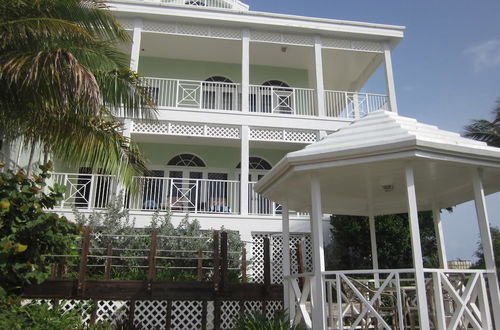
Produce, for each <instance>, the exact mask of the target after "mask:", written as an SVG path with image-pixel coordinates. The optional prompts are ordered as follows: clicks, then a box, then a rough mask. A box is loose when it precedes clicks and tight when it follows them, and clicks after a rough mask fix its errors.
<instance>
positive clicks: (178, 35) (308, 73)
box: [54, 0, 403, 241]
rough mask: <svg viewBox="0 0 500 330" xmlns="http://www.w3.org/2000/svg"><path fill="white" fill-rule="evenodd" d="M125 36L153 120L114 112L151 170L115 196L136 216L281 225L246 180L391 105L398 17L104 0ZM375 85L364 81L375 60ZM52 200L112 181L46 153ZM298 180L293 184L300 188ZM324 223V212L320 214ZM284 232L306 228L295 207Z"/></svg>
mask: <svg viewBox="0 0 500 330" xmlns="http://www.w3.org/2000/svg"><path fill="white" fill-rule="evenodd" d="M110 6H111V10H112V11H113V12H114V14H115V15H116V17H117V18H118V19H119V20H120V22H121V23H122V24H123V26H124V27H125V29H126V30H128V31H129V33H130V35H131V37H132V40H133V42H132V44H131V45H126V46H124V47H123V50H124V51H125V52H127V53H129V54H130V58H131V64H130V66H131V68H132V69H133V70H136V71H137V72H139V74H141V75H142V76H144V77H146V78H145V83H146V84H147V85H148V86H149V89H150V94H151V97H152V99H153V100H154V101H155V102H156V104H157V105H158V109H159V118H158V119H159V121H158V122H141V121H132V120H129V119H126V118H125V119H124V120H125V122H126V130H125V132H124V134H125V135H126V136H128V137H130V138H131V139H132V140H133V141H135V142H136V143H138V145H139V146H140V147H141V149H142V151H143V153H144V155H145V156H146V158H147V159H148V160H149V164H150V165H149V166H150V170H151V171H152V173H154V177H141V178H136V180H137V181H138V183H139V187H140V189H139V193H138V194H136V195H133V196H130V197H128V198H126V201H125V204H126V205H125V206H126V207H128V208H129V209H130V212H131V214H132V215H133V216H134V217H135V218H136V220H137V221H136V224H137V225H139V226H144V225H146V224H147V223H148V222H149V220H150V219H151V215H152V213H153V212H154V210H156V209H163V210H165V209H167V208H169V209H171V210H172V211H173V216H174V221H175V220H176V219H177V220H178V219H180V218H181V217H183V216H184V215H185V214H186V213H189V214H190V215H191V217H192V218H196V219H198V220H199V221H200V223H201V226H202V228H204V229H210V228H220V227H221V226H224V227H225V228H227V229H231V230H238V231H239V232H240V234H241V236H242V239H243V240H245V241H251V240H253V239H256V238H259V237H262V235H269V234H272V233H276V232H280V231H281V218H280V212H281V209H280V205H276V204H274V203H272V202H270V201H268V200H266V199H264V198H263V197H261V196H259V195H258V194H256V193H255V192H254V191H253V189H252V188H253V185H254V183H255V182H256V181H258V180H259V179H260V178H261V177H262V176H263V175H264V174H265V173H266V171H268V170H269V169H271V168H272V167H273V165H274V164H275V163H276V162H277V161H278V160H280V159H281V158H282V157H283V156H285V155H286V154H287V153H288V152H290V151H294V150H298V149H301V148H303V147H304V146H305V145H307V144H310V143H312V142H315V141H317V140H319V139H321V138H322V137H324V136H325V135H327V134H328V133H330V132H332V131H335V130H337V129H338V128H341V127H344V126H346V125H349V124H350V123H351V122H352V121H353V120H354V119H356V118H359V117H361V116H364V115H366V114H367V113H369V112H371V111H375V110H378V109H386V110H391V111H395V112H396V111H397V103H396V96H395V88H394V79H393V70H392V63H391V51H392V49H393V48H394V47H395V46H396V45H397V44H398V42H399V41H400V40H401V39H402V37H403V28H402V27H399V26H390V25H381V24H372V23H361V22H348V21H340V20H331V19H320V18H310V17H300V16H291V15H283V14H272V13H264V12H254V11H251V10H249V7H248V6H247V5H245V4H244V3H242V2H240V1H237V0H161V1H160V0H149V1H139V0H137V1H126V0H110ZM379 68H381V70H383V71H385V80H386V84H384V85H385V86H383V90H382V94H374V93H370V92H365V91H364V86H365V85H366V83H367V82H368V81H369V80H370V78H371V77H372V76H373V74H374V73H375V71H376V70H377V69H379ZM56 169H57V171H58V174H56V175H55V176H54V180H55V181H57V182H59V183H61V184H64V185H66V186H67V188H68V190H67V192H66V196H65V200H64V202H63V203H62V204H61V205H60V211H61V212H63V213H65V214H66V215H68V216H71V213H72V210H71V209H72V207H73V206H76V207H77V208H79V209H82V210H89V211H92V210H94V209H99V208H103V207H104V206H105V205H106V203H107V201H108V200H109V198H110V196H112V195H113V193H114V191H113V190H114V189H116V187H117V185H116V184H115V183H116V182H115V180H114V179H113V178H111V177H109V176H107V175H104V174H101V173H100V171H99V169H92V168H87V167H82V168H66V167H65V166H63V165H61V164H56ZM300 193H301V192H300V191H297V194H300ZM324 226H325V230H324V232H325V235H326V234H327V233H328V230H326V227H327V226H328V219H325V221H324ZM290 230H291V232H293V233H297V234H304V233H307V232H309V230H310V229H309V216H308V215H305V214H295V215H294V216H293V220H292V222H291V228H290Z"/></svg>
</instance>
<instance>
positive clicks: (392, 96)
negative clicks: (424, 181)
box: [384, 44, 398, 113]
mask: <svg viewBox="0 0 500 330" xmlns="http://www.w3.org/2000/svg"><path fill="white" fill-rule="evenodd" d="M384 61H385V79H386V82H387V94H388V96H389V106H390V108H389V109H390V110H391V111H392V112H396V113H397V112H398V104H397V101H396V87H395V85H394V73H393V71H392V58H391V48H390V47H389V45H388V44H385V46H384Z"/></svg>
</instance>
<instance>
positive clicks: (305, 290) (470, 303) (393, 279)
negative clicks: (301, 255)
mask: <svg viewBox="0 0 500 330" xmlns="http://www.w3.org/2000/svg"><path fill="white" fill-rule="evenodd" d="M424 274H425V275H424V276H425V283H426V285H425V291H426V293H427V309H428V313H429V319H430V321H431V322H432V324H433V325H434V327H435V328H436V329H492V319H491V310H490V301H489V296H488V291H487V288H488V285H489V283H488V273H487V272H486V271H484V270H448V269H447V270H443V269H425V270H424ZM322 276H323V278H324V281H325V286H326V293H327V294H326V301H325V306H326V312H327V324H328V327H329V329H346V328H349V329H359V328H363V327H364V326H365V325H367V324H370V325H371V328H374V329H389V330H390V329H410V328H411V329H413V328H423V327H422V326H421V327H419V326H418V323H419V317H418V308H419V306H418V302H417V289H416V286H415V270H413V269H387V270H379V271H375V270H357V271H356V270H353V271H326V272H324V273H323V275H322ZM311 278H312V274H311V273H305V274H296V275H292V276H287V277H285V280H286V281H287V282H288V283H289V284H290V294H291V295H292V297H294V298H295V299H293V300H294V301H297V306H295V307H296V308H291V311H292V314H295V315H291V316H292V317H293V320H294V323H295V324H299V323H301V322H303V323H304V324H306V326H307V327H308V328H309V329H310V328H311V327H312V322H311V321H312V320H311V319H312V317H311V307H310V306H311V300H310V294H311ZM300 282H302V283H303V285H302V286H301V285H300ZM491 285H496V283H491ZM295 311H296V313H294V312H295ZM494 312H495V313H496V311H494Z"/></svg>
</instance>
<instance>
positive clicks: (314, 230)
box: [311, 174, 327, 330]
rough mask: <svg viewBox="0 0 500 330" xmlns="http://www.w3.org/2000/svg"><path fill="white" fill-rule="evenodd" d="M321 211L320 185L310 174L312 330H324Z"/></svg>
mask: <svg viewBox="0 0 500 330" xmlns="http://www.w3.org/2000/svg"><path fill="white" fill-rule="evenodd" d="M322 222H323V211H322V208H321V185H320V181H319V178H318V175H317V174H312V175H311V240H312V257H313V276H312V279H311V303H312V324H313V329H314V330H325V329H327V327H326V314H325V282H324V281H323V274H322V273H323V272H324V271H325V255H324V251H323V231H322V229H323V226H322Z"/></svg>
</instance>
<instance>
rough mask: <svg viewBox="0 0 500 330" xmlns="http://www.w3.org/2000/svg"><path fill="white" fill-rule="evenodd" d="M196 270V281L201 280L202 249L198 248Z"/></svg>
mask: <svg viewBox="0 0 500 330" xmlns="http://www.w3.org/2000/svg"><path fill="white" fill-rule="evenodd" d="M196 268H197V270H198V278H197V279H198V282H201V281H202V280H203V250H202V249H199V250H198V264H197V267H196Z"/></svg>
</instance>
